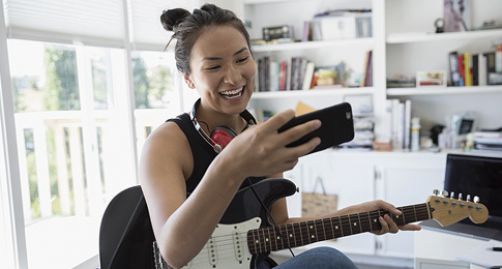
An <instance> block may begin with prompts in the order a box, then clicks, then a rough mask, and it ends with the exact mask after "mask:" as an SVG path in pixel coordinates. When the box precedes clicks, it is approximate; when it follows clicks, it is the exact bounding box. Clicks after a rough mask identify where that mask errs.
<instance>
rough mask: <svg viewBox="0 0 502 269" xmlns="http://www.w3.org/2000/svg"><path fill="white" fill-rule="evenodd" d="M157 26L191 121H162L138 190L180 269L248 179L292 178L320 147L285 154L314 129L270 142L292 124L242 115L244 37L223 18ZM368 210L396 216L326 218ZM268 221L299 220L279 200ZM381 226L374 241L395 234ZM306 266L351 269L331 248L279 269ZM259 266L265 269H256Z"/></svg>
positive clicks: (171, 19) (190, 17)
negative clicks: (189, 93)
mask: <svg viewBox="0 0 502 269" xmlns="http://www.w3.org/2000/svg"><path fill="white" fill-rule="evenodd" d="M161 21H162V24H163V26H164V28H166V29H167V30H169V31H174V35H173V38H175V39H177V43H176V48H175V57H176V66H177V68H178V70H179V71H180V72H181V73H182V74H183V77H184V80H185V82H186V84H187V85H188V87H190V88H191V89H196V90H197V91H198V93H199V94H200V100H199V101H198V102H197V103H196V104H195V105H194V109H193V112H192V115H189V114H187V113H185V114H183V115H181V116H179V117H177V118H176V119H171V120H168V121H167V122H166V123H164V124H163V125H162V126H160V127H159V128H157V129H156V130H155V131H154V132H153V133H152V134H151V135H150V137H149V139H148V140H147V142H146V144H145V146H144V150H143V154H142V158H141V164H140V166H141V167H140V180H141V185H142V189H143V191H144V194H145V198H146V201H147V204H148V209H149V212H150V218H151V222H152V227H153V230H154V234H155V238H156V240H157V243H158V246H159V249H160V252H161V254H162V256H163V258H164V259H165V261H166V262H167V264H168V265H170V266H171V267H175V268H179V267H182V266H184V265H186V264H187V263H188V262H190V261H191V260H192V258H194V257H195V256H196V255H197V253H199V251H200V250H201V249H202V248H203V247H204V245H205V244H206V242H207V241H208V238H209V236H210V235H211V233H212V232H213V230H214V228H215V226H216V225H217V224H218V222H219V220H220V219H221V217H222V216H223V214H224V212H225V210H226V209H227V207H228V205H229V204H230V203H231V201H232V198H233V197H234V195H235V194H236V192H237V191H238V190H239V188H240V187H242V186H244V185H246V184H247V183H248V182H249V181H248V180H245V179H246V178H250V177H255V178H254V180H255V182H256V181H259V180H260V179H261V178H256V177H260V176H263V175H268V176H269V177H281V175H282V172H283V171H286V170H290V169H292V168H293V167H294V166H295V165H296V163H297V162H298V158H299V157H301V156H303V155H305V154H307V153H308V152H310V151H311V150H312V149H314V148H315V147H316V145H318V144H319V143H320V140H319V138H314V139H312V140H310V141H308V142H306V143H305V144H302V145H300V146H297V147H292V148H289V147H285V145H287V144H289V143H291V142H293V141H295V140H297V139H298V138H301V137H302V136H304V135H305V134H307V133H309V132H312V131H313V130H315V129H317V128H319V127H320V125H321V123H320V121H318V120H314V121H310V122H307V123H305V124H302V125H299V126H296V127H294V128H291V129H289V130H287V131H284V132H282V133H278V132H277V130H278V128H279V127H281V126H282V125H283V124H284V123H286V122H287V121H288V120H290V119H292V118H293V117H294V112H293V111H292V110H287V111H284V112H282V113H279V114H277V115H276V116H274V117H272V118H270V119H269V120H267V121H266V122H264V123H261V124H253V123H254V122H253V119H252V116H250V115H249V113H247V111H246V107H247V105H248V102H249V100H250V98H251V94H252V91H253V89H254V86H255V85H254V82H255V75H256V62H255V60H254V58H253V55H252V53H251V50H250V44H249V36H248V33H247V32H246V30H245V28H244V26H243V24H242V22H241V21H240V20H239V19H238V18H237V17H236V16H235V15H234V14H233V13H232V12H231V11H228V10H224V9H221V8H219V7H216V6H214V5H209V4H206V5H204V6H202V7H201V8H200V9H195V10H194V11H193V13H192V14H191V13H189V12H188V11H186V10H184V9H172V10H167V11H164V13H163V14H162V16H161ZM215 130H216V131H215ZM232 132H234V133H235V135H236V136H235V138H233V139H232V137H233V136H234V135H233V134H230V135H229V133H232ZM218 135H220V137H221V136H224V137H223V138H225V136H226V137H227V138H228V139H232V141H231V142H230V143H228V145H227V146H226V147H225V141H223V142H216V141H214V140H215V139H216V138H215V137H217V136H218ZM228 136H230V137H228ZM223 147H225V148H224V150H221V149H222V148H223ZM376 209H384V210H387V211H389V212H392V213H395V214H399V213H400V212H399V211H398V210H397V209H395V208H394V207H393V206H392V205H390V204H388V203H385V202H383V201H373V202H369V203H364V204H360V205H356V206H352V207H349V208H345V209H342V210H339V211H337V212H332V213H331V214H330V215H329V216H336V215H342V214H348V213H355V212H363V211H370V210H376ZM270 211H271V213H270V214H271V215H272V218H273V220H274V221H275V223H276V224H284V223H291V222H298V221H301V220H302V219H300V218H297V219H292V218H289V217H288V214H287V205H286V201H285V199H284V198H282V199H280V200H278V201H277V202H275V203H274V204H273V205H272V207H271V210H270ZM380 223H381V225H382V230H381V231H380V232H379V234H383V233H387V232H392V233H395V232H397V231H398V229H399V228H398V227H397V226H396V224H395V223H394V222H393V221H392V220H391V218H390V217H389V216H387V215H386V216H385V218H381V219H380ZM400 228H401V229H402V230H416V229H418V228H419V227H418V226H416V225H405V226H403V227H400ZM314 264H320V265H322V266H321V267H318V268H333V267H336V268H355V266H354V265H353V263H352V262H351V261H350V260H349V259H348V258H347V257H346V256H344V255H343V254H341V253H340V252H338V251H337V250H335V249H332V248H317V249H313V250H310V251H307V252H306V253H303V254H301V255H298V256H297V257H295V258H293V259H290V260H289V261H287V262H285V263H283V264H281V265H280V266H279V267H278V268H302V267H303V268H305V267H306V266H308V267H309V268H313V267H312V266H313V265H314ZM257 266H258V267H260V268H269V266H270V265H269V264H268V263H267V261H265V260H262V261H258V265H257ZM208 267H209V265H208Z"/></svg>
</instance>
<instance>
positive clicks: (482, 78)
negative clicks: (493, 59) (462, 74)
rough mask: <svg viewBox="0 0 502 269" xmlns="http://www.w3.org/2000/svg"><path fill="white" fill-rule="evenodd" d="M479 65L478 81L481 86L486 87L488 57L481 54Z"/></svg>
mask: <svg viewBox="0 0 502 269" xmlns="http://www.w3.org/2000/svg"><path fill="white" fill-rule="evenodd" d="M478 60H479V64H478V70H479V72H478V81H479V85H480V86H484V85H486V84H487V77H488V74H487V72H486V55H485V54H479V58H478Z"/></svg>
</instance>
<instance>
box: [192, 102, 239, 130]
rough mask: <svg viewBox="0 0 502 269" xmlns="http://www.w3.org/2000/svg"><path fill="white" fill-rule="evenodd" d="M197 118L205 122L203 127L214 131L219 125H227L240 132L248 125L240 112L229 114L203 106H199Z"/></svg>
mask: <svg viewBox="0 0 502 269" xmlns="http://www.w3.org/2000/svg"><path fill="white" fill-rule="evenodd" d="M196 118H197V120H198V121H199V122H203V123H205V124H202V125H203V126H204V127H203V128H207V129H209V130H206V131H208V132H211V131H213V130H214V128H216V127H217V126H226V127H229V128H231V129H232V130H234V131H235V132H237V133H240V132H241V131H242V130H244V129H245V128H246V126H247V122H246V121H245V120H244V119H243V118H242V116H241V115H240V114H234V115H228V114H224V113H219V112H216V111H211V110H208V109H204V108H203V107H202V106H199V108H198V109H197V115H196ZM206 125H207V126H206Z"/></svg>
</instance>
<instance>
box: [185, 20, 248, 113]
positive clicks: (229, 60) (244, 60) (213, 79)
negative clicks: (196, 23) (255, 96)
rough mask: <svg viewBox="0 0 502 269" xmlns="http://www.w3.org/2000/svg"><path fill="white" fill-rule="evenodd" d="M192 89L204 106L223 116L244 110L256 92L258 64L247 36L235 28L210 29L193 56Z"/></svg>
mask: <svg viewBox="0 0 502 269" xmlns="http://www.w3.org/2000/svg"><path fill="white" fill-rule="evenodd" d="M190 69H191V73H190V74H188V75H185V80H186V82H187V84H188V85H189V87H191V88H196V89H197V91H198V92H199V94H200V96H201V101H202V104H201V105H202V106H204V107H205V108H206V109H211V110H214V111H217V112H219V113H224V114H238V113H240V112H242V111H244V109H246V106H247V104H248V102H249V99H250V98H251V94H252V91H253V89H254V82H255V75H256V62H255V60H254V59H253V57H252V55H251V51H250V50H249V47H248V45H247V42H246V39H245V38H244V36H243V35H242V34H241V32H239V31H238V30H237V29H235V28H234V27H232V26H209V27H208V28H207V29H204V31H203V32H202V34H201V35H200V36H199V38H198V39H197V40H196V42H195V44H194V46H193V48H192V51H191V55H190Z"/></svg>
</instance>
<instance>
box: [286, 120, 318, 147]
mask: <svg viewBox="0 0 502 269" xmlns="http://www.w3.org/2000/svg"><path fill="white" fill-rule="evenodd" d="M319 127H321V121H320V120H311V121H308V122H305V123H302V124H300V125H297V126H294V127H291V128H289V129H287V130H285V131H283V132H282V133H280V134H279V141H280V144H281V146H286V145H288V144H290V143H292V142H295V141H297V140H298V139H300V138H302V137H304V136H305V135H307V134H309V133H311V132H313V131H315V130H316V129H318V128H319Z"/></svg>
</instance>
